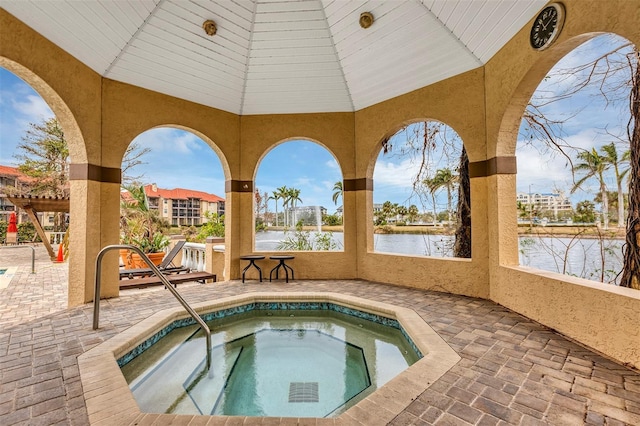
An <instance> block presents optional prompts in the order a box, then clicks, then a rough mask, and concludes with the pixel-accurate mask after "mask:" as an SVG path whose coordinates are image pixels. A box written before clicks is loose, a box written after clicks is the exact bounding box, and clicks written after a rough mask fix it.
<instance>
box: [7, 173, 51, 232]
mask: <svg viewBox="0 0 640 426" xmlns="http://www.w3.org/2000/svg"><path fill="white" fill-rule="evenodd" d="M32 180H33V179H32V178H30V177H29V176H27V175H25V174H23V173H22V172H20V170H18V168H17V167H11V166H2V165H0V220H4V221H5V222H9V216H11V213H12V212H16V218H17V219H18V223H22V222H27V221H29V216H28V215H27V214H26V213H25V212H19V211H18V209H17V208H16V206H14V205H13V204H12V203H11V202H10V201H9V200H8V199H7V194H12V193H16V194H19V193H21V192H28V190H29V183H30V182H31V181H32ZM8 188H11V189H8ZM36 216H38V220H39V221H40V224H41V225H42V226H43V227H49V226H53V225H54V213H51V212H37V215H36Z"/></svg>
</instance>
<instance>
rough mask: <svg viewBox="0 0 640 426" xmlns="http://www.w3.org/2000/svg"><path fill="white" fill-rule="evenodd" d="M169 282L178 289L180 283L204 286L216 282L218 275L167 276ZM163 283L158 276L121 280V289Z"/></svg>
mask: <svg viewBox="0 0 640 426" xmlns="http://www.w3.org/2000/svg"><path fill="white" fill-rule="evenodd" d="M165 277H166V278H167V280H168V281H169V282H170V283H171V284H173V285H174V287H176V286H177V285H178V284H180V283H186V282H190V281H199V282H201V283H202V284H204V283H205V282H206V281H207V280H213V282H216V278H217V277H216V275H215V274H212V273H209V272H204V271H203V272H186V273H184V274H171V275H165ZM162 284H163V283H162V281H161V280H160V278H158V277H157V276H155V275H154V276H151V277H145V278H127V279H122V280H120V288H143V287H149V286H154V285H162Z"/></svg>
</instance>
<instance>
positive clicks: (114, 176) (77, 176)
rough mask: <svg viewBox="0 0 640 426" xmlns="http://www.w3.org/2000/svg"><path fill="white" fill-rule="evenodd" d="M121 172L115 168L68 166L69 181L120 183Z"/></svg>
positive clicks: (91, 165) (93, 165)
mask: <svg viewBox="0 0 640 426" xmlns="http://www.w3.org/2000/svg"><path fill="white" fill-rule="evenodd" d="M121 178H122V171H121V170H120V169H119V168H116V167H102V166H98V165H95V164H89V163H84V164H69V180H92V181H95V182H103V183H120V182H121Z"/></svg>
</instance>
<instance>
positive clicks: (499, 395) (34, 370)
mask: <svg viewBox="0 0 640 426" xmlns="http://www.w3.org/2000/svg"><path fill="white" fill-rule="evenodd" d="M6 252H9V250H7V251H6ZM6 252H5V251H2V250H1V249H0V267H3V266H11V265H15V264H16V263H17V260H16V259H15V256H16V255H17V253H18V252H20V250H16V251H11V254H10V255H8V254H7V253H6ZM24 252H25V254H26V253H27V252H28V250H25V251H24ZM29 256H30V254H29ZM27 258H28V257H27ZM66 271H67V265H66V264H62V265H57V264H51V263H50V262H49V261H48V259H47V258H46V256H45V257H44V259H43V258H42V256H41V255H40V254H39V255H38V259H37V263H36V274H30V263H29V262H25V263H24V264H22V265H20V266H18V270H17V272H16V273H15V275H14V277H13V279H12V280H11V282H10V283H9V285H8V286H7V288H5V289H0V365H1V375H0V425H3V426H8V425H14V424H20V425H53V424H60V425H63V424H70V425H86V424H87V423H88V417H87V411H86V406H85V402H84V396H83V389H82V386H81V385H80V379H79V372H78V366H77V356H78V355H79V354H81V353H83V352H85V351H87V350H88V349H90V348H92V347H94V346H95V345H97V344H99V343H101V342H103V341H105V340H106V339H109V338H111V337H113V336H115V335H116V334H118V333H119V332H121V331H122V330H125V329H126V328H128V327H130V326H131V325H133V324H136V323H137V322H139V321H141V320H142V319H144V318H147V317H148V316H149V315H151V314H152V313H154V312H157V311H158V310H160V309H164V308H167V307H176V306H178V303H177V302H176V301H175V299H173V297H172V296H171V295H170V294H169V293H168V292H167V291H166V290H163V289H162V288H157V289H153V290H146V291H135V292H123V293H122V296H121V297H120V298H117V299H111V300H106V301H104V302H103V303H102V309H101V316H100V329H99V330H97V331H93V330H92V328H91V319H92V305H85V306H82V307H78V308H73V309H65V304H66V286H67V284H66V279H67V272H66ZM178 289H179V291H180V292H181V294H183V296H184V297H185V298H186V299H187V301H191V302H197V301H202V300H207V299H213V298H218V297H222V296H227V295H236V294H240V293H243V292H250V291H265V290H267V291H278V292H287V291H296V292H299V291H333V292H340V293H344V294H351V295H355V296H359V297H364V298H369V299H374V300H378V301H381V302H386V303H392V304H397V305H401V306H405V307H409V308H412V309H414V310H415V311H416V312H417V313H418V314H419V315H421V316H422V317H423V318H424V319H425V320H426V321H427V322H428V323H429V324H430V325H431V327H433V329H434V330H435V331H436V332H438V334H440V336H441V337H442V338H443V339H445V340H446V341H447V343H448V344H449V345H450V346H451V347H452V348H453V349H454V350H455V351H456V352H457V353H458V354H459V355H460V356H461V357H462V360H461V361H460V362H459V363H458V364H457V365H456V366H454V367H453V368H452V369H451V370H450V371H449V372H448V373H446V374H445V375H444V376H443V377H442V378H441V379H440V380H438V381H437V382H435V383H434V384H433V385H432V386H431V387H430V388H429V389H428V390H427V391H425V392H424V393H423V394H422V395H420V397H419V398H417V399H416V400H415V401H414V402H413V403H412V404H410V405H409V406H407V407H406V408H405V409H404V411H403V412H402V413H401V414H400V415H398V416H397V417H396V418H395V419H394V420H393V421H392V422H391V424H393V425H428V424H446V425H458V424H459V425H468V424H476V425H496V424H521V425H536V424H553V425H563V424H566V425H578V424H593V425H605V424H606V425H622V424H629V425H639V424H640V373H638V372H637V371H633V370H631V369H628V368H625V367H624V366H622V365H619V364H617V363H615V362H613V361H611V360H609V359H607V358H604V357H602V356H600V355H598V354H597V353H594V352H593V351H590V350H588V349H586V348H584V347H582V346H580V345H578V344H575V343H573V342H571V341H569V340H567V339H565V338H564V337H562V336H561V335H559V334H557V333H555V332H552V331H550V330H548V329H547V328H545V327H543V326H541V325H539V324H537V323H535V322H533V321H530V320H528V319H526V318H524V317H522V316H520V315H518V314H515V313H513V312H511V311H510V310H508V309H506V308H503V307H501V306H499V305H496V304H494V303H492V302H488V301H484V300H479V299H473V298H468V297H462V296H455V295H449V294H442V293H436V292H425V291H419V290H412V289H408V288H402V287H394V286H389V285H384V284H376V283H370V282H364V281H295V282H290V283H289V284H285V283H283V282H277V283H275V282H274V283H257V282H250V281H248V282H247V283H246V284H241V283H239V282H224V283H217V284H209V285H199V284H198V285H196V284H194V285H188V286H179V287H178ZM639 346H640V343H639ZM154 418H155V416H154V415H145V416H142V418H140V419H139V422H138V424H140V425H143V424H153V420H154ZM198 420H199V421H198V422H197V424H209V425H214V424H227V425H231V424H259V421H260V420H259V419H258V418H251V417H248V418H243V417H228V418H225V417H212V418H204V417H202V418H199V419H198ZM265 421H266V420H265ZM269 421H271V422H276V421H277V422H278V423H279V419H270V420H269ZM207 422H208V423H207ZM334 423H336V424H337V422H335V421H334V420H333V419H321V420H318V421H317V422H316V420H315V419H298V424H306V425H307V424H308V425H311V424H323V425H324V424H334ZM172 424H174V423H172ZM175 424H181V423H179V418H176V422H175ZM193 424H196V423H193ZM262 424H266V423H262ZM292 424H293V423H292ZM339 424H344V425H348V424H355V423H351V422H349V420H348V419H347V420H345V421H342V422H339ZM376 424H378V423H377V422H376V419H375V418H371V419H369V421H368V422H367V425H376Z"/></svg>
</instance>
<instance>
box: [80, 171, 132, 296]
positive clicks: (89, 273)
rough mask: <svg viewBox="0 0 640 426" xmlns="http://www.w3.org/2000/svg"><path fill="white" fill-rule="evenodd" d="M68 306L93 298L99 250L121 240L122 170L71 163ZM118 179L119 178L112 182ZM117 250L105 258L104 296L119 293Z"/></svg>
mask: <svg viewBox="0 0 640 426" xmlns="http://www.w3.org/2000/svg"><path fill="white" fill-rule="evenodd" d="M70 178H71V179H70V186H71V197H70V204H71V209H70V210H71V215H70V216H71V221H70V230H69V290H68V302H69V306H77V305H81V304H83V303H87V302H90V301H92V300H93V296H94V294H93V292H94V284H95V262H96V256H97V255H98V252H99V251H100V250H101V249H102V248H103V247H104V246H106V245H108V244H117V243H118V229H119V228H118V219H119V215H120V213H119V207H120V183H119V180H120V170H119V169H110V168H105V167H99V166H95V165H90V164H72V165H71V167H70ZM114 180H116V181H117V182H113V181H114ZM117 271H118V252H117V251H114V252H113V253H109V254H108V255H107V256H105V258H104V260H103V262H102V282H101V297H117V296H118V291H119V288H118V273H117Z"/></svg>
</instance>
